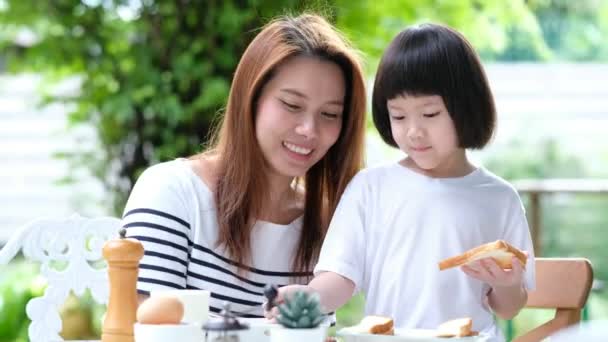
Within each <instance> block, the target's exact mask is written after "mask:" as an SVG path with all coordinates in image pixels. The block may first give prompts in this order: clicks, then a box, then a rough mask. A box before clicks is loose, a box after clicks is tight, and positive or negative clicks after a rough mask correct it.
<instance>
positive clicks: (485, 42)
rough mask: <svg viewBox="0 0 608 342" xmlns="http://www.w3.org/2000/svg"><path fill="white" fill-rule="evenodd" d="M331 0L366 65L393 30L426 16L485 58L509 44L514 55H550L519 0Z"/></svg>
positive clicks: (492, 57)
mask: <svg viewBox="0 0 608 342" xmlns="http://www.w3.org/2000/svg"><path fill="white" fill-rule="evenodd" d="M336 2H337V16H336V17H337V24H338V26H339V27H340V28H341V29H343V30H345V32H347V33H348V34H349V36H350V37H352V38H353V40H354V42H355V45H357V46H358V47H359V48H360V49H362V50H363V51H364V52H365V53H366V54H367V56H369V57H370V64H372V66H375V65H376V63H377V61H378V58H379V56H380V55H381V54H382V51H383V50H384V48H385V47H386V46H387V45H388V43H389V42H390V40H391V39H392V38H393V37H394V36H395V35H396V34H397V32H399V31H400V30H402V29H403V28H404V27H405V26H407V25H412V24H416V23H420V22H427V21H431V22H439V23H444V24H447V25H449V26H451V27H454V28H456V29H457V30H459V31H460V32H462V33H463V34H464V35H465V36H466V37H467V39H469V40H470V41H471V43H472V44H473V46H474V47H475V48H476V49H477V51H478V52H479V54H480V55H481V56H482V58H483V59H485V60H495V59H497V58H498V57H500V56H502V54H504V53H510V51H511V49H513V48H514V47H516V48H517V49H518V52H517V53H518V54H519V55H521V54H524V53H525V54H529V55H530V56H531V58H530V59H533V60H543V59H547V58H548V57H549V56H550V53H549V51H548V48H547V46H546V44H545V42H544V40H543V36H542V32H541V28H540V26H539V24H538V22H537V20H536V17H535V16H534V13H533V12H532V11H531V10H530V8H529V6H528V5H527V4H526V2H524V1H522V0H512V1H502V0H485V1H478V0H459V1H443V0H426V1H418V0H393V1H375V0H360V1H349V0H337V1H336ZM513 32H517V34H516V35H514V34H513ZM514 41H515V43H513V42H514Z"/></svg>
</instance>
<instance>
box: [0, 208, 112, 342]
mask: <svg viewBox="0 0 608 342" xmlns="http://www.w3.org/2000/svg"><path fill="white" fill-rule="evenodd" d="M119 229H120V219H118V218H114V217H99V218H84V217H81V216H79V215H77V214H75V215H72V216H70V217H69V218H66V219H39V220H35V221H32V222H30V223H28V224H26V225H25V226H23V227H21V228H20V229H19V230H18V231H17V232H16V233H15V234H13V235H12V236H11V238H10V240H9V241H8V243H7V244H6V245H5V246H4V247H3V248H2V250H0V265H2V264H7V263H9V262H10V261H11V260H12V259H13V258H14V257H15V256H16V255H17V253H18V252H19V250H22V252H23V255H24V256H25V258H26V259H29V260H32V261H37V262H40V263H41V265H40V273H41V275H42V276H43V277H45V278H46V280H47V282H48V286H47V288H46V290H45V292H44V295H43V296H42V297H38V298H32V299H31V300H30V301H29V302H28V303H27V306H26V313H27V315H28V317H29V318H30V320H31V321H32V323H31V324H30V327H29V331H28V334H29V338H30V341H31V342H39V341H40V342H42V341H44V342H47V341H62V340H63V339H62V338H61V336H60V335H59V333H60V331H61V325H62V323H61V318H60V315H59V309H60V307H61V306H62V305H63V304H64V303H65V300H66V299H67V297H68V295H69V294H70V292H71V291H73V292H74V293H75V294H76V295H78V296H82V295H83V294H84V292H85V290H86V289H90V291H91V295H92V297H93V299H94V300H95V301H96V302H98V303H101V304H107V302H108V297H109V284H108V275H107V265H106V264H105V263H104V262H103V261H104V259H103V256H102V248H103V245H104V243H105V242H106V241H108V240H110V239H113V238H116V237H117V236H118V232H119ZM57 264H61V269H58V268H57V266H56V265H57Z"/></svg>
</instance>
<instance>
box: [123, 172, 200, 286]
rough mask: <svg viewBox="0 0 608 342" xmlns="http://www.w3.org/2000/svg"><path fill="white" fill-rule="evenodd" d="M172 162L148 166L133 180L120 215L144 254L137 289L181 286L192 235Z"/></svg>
mask: <svg viewBox="0 0 608 342" xmlns="http://www.w3.org/2000/svg"><path fill="white" fill-rule="evenodd" d="M179 179H180V178H179V175H178V174H176V172H175V168H174V164H173V165H172V164H170V162H169V163H163V164H158V165H155V166H152V167H150V168H148V169H147V170H146V171H144V173H142V175H141V176H140V177H139V179H138V180H137V182H136V184H135V186H134V187H133V190H132V191H131V194H130V196H129V199H128V201H127V205H126V207H125V210H124V214H123V222H122V224H123V227H124V228H126V230H127V236H128V237H131V238H135V239H137V240H139V241H140V242H141V243H142V245H143V246H144V256H143V258H142V259H141V260H140V264H139V276H138V281H137V290H138V292H140V293H144V294H149V292H150V291H151V290H155V289H185V288H186V273H187V267H188V260H189V255H190V249H191V246H192V238H191V232H190V227H191V225H190V222H188V219H189V215H188V210H187V206H186V204H187V201H186V200H185V198H184V191H183V190H182V189H181V187H182V184H181V183H180V181H179Z"/></svg>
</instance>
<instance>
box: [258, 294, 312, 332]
mask: <svg viewBox="0 0 608 342" xmlns="http://www.w3.org/2000/svg"><path fill="white" fill-rule="evenodd" d="M297 291H304V292H314V290H313V289H312V288H310V287H309V286H307V285H288V286H283V287H281V288H279V291H278V293H277V297H276V298H275V300H274V303H273V304H274V306H273V307H272V308H271V309H270V311H268V310H267V307H266V303H264V304H262V305H263V306H264V317H266V319H268V320H270V321H271V322H273V323H276V318H277V316H278V315H279V309H278V308H277V306H278V305H280V304H282V303H283V302H284V301H285V298H286V297H291V295H292V294H293V293H294V292H297Z"/></svg>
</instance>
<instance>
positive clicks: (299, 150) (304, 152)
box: [283, 141, 312, 155]
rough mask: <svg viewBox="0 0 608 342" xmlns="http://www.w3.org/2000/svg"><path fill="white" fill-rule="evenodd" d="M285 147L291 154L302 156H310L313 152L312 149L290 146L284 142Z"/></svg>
mask: <svg viewBox="0 0 608 342" xmlns="http://www.w3.org/2000/svg"><path fill="white" fill-rule="evenodd" d="M283 146H285V147H286V148H287V149H288V150H290V151H291V152H295V153H297V154H301V155H308V154H310V152H312V149H310V148H304V147H300V146H297V145H294V144H290V143H288V142H285V141H283Z"/></svg>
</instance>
